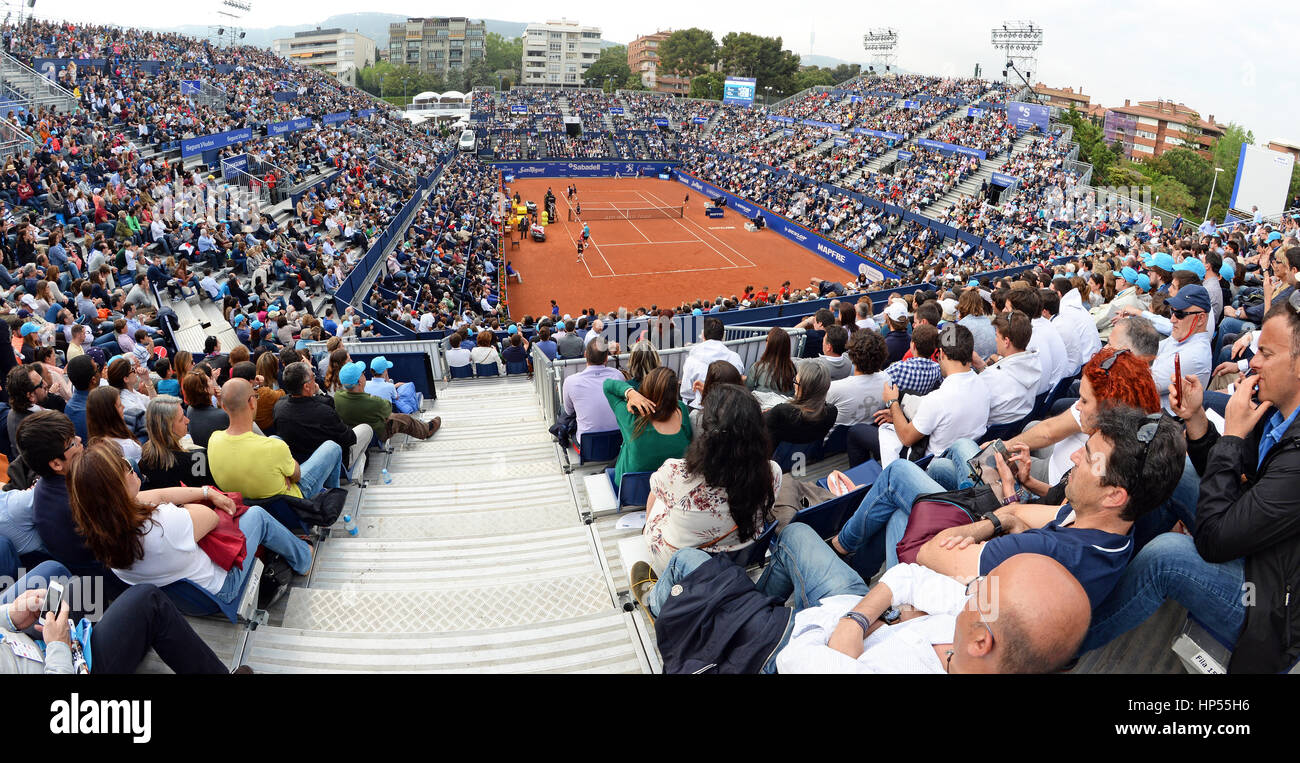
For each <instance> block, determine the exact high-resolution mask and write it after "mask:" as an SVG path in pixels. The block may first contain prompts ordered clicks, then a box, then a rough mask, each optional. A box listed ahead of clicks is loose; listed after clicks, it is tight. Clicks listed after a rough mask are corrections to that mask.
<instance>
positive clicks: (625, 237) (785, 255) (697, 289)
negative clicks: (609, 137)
mask: <svg viewBox="0 0 1300 763" xmlns="http://www.w3.org/2000/svg"><path fill="white" fill-rule="evenodd" d="M570 183H573V184H575V185H576V186H577V187H578V195H577V197H576V201H577V202H579V203H580V204H581V206H582V209H583V210H584V211H586V212H590V211H591V210H597V209H610V208H628V207H675V206H680V205H682V202H683V200H684V199H685V198H686V195H687V194H688V193H689V194H690V201H689V202H688V203H687V204H686V209H685V215H684V216H683V217H673V218H668V219H662V218H661V219H642V220H621V219H620V220H589V221H588V225H590V226H591V243H590V245H589V246H588V247H587V250H586V252H584V254H583V261H582V262H577V261H576V260H577V254H578V252H577V250H578V246H577V242H578V240H579V239H580V238H581V237H582V223H580V222H569V220H568V218H569V210H570V203H571V202H570V201H569V200H568V199H566V198H565V189H566V188H567V187H568V186H569V184H570ZM508 187H509V190H510V193H511V196H512V197H513V195H514V193H515V192H518V193H519V197H520V199H521V200H523V201H530V200H531V201H535V202H537V207H538V209H543V208H544V204H543V198H544V197H545V196H546V189H547V188H548V187H549V188H550V189H551V191H552V192H553V193H554V194H555V198H556V202H555V203H556V207H557V212H558V213H559V214H558V216H559V221H558V222H555V223H552V224H550V225H548V226H546V241H545V242H544V243H536V242H534V241H532V240H531V239H526V240H523V241H519V236H518V234H517V233H516V234H514V241H516V242H518V247H514V246H513V245H512V244H511V243H509V242H507V243H506V259H507V260H509V261H511V262H512V263H513V265H514V268H515V270H517V271H519V272H520V273H521V274H522V275H523V278H524V282H523V283H522V284H518V283H515V282H513V281H512V282H511V283H510V285H509V299H510V313H511V315H513V316H515V317H523V316H524V315H534V316H538V315H550V312H551V300H552V299H554V300H556V302H558V303H559V306H560V312H561V314H563V313H570V314H574V315H576V314H577V313H578V312H580V311H581V310H582V309H583V308H586V307H594V308H595V309H597V310H600V311H606V310H612V309H616V308H618V307H627V308H628V309H635V308H637V307H647V308H648V307H649V306H650V305H651V304H657V305H659V306H660V307H667V306H670V305H671V306H676V305H678V304H680V303H681V302H683V301H693V300H696V299H708V300H710V301H712V300H713V299H714V298H715V297H717V296H718V295H720V294H721V295H723V296H727V297H729V296H731V295H732V294H736V295H739V294H741V293H742V292H743V291H744V288H745V287H746V286H753V287H754V288H755V289H762V288H763V287H764V286H769V287H771V289H772V290H773V291H775V290H777V289H780V287H781V283H782V282H783V281H787V280H788V281H790V283H791V286H793V287H796V288H802V287H806V286H807V285H808V279H809V278H811V277H813V276H816V277H818V278H824V279H827V280H831V281H846V280H848V278H850V277H851V276H850V275H849V274H848V273H847V272H845V271H844V270H841V269H840V268H838V267H836V266H834V265H832V264H830V263H829V262H826V261H825V260H823V259H822V258H820V257H818V256H817V255H815V254H813V253H811V252H809V251H807V250H806V249H804V248H802V247H800V246H798V245H796V244H794V243H792V242H790V241H787V240H786V239H784V238H782V237H781V236H780V235H779V234H777V233H774V232H772V231H770V230H764V231H761V232H756V233H751V232H750V231H747V230H745V222H746V221H745V218H744V217H743V216H742V215H741V214H740V213H738V212H736V211H735V210H732V209H727V210H726V213H725V216H724V217H722V218H721V219H718V218H708V217H705V216H704V208H705V206H707V205H708V199H707V198H706V197H704V196H702V195H701V194H699V193H698V192H695V191H691V190H690V189H688V188H687V187H686V186H684V185H682V184H681V183H678V182H676V181H672V180H659V179H644V178H638V179H631V180H622V179H614V178H572V179H570V178H538V179H527V180H518V179H517V180H515V182H513V183H511V184H509V186H508Z"/></svg>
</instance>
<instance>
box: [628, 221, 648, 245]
mask: <svg viewBox="0 0 1300 763" xmlns="http://www.w3.org/2000/svg"><path fill="white" fill-rule="evenodd" d="M623 222H625V223H627V224H628V225H631V226H632V230H634V231H636V232H637V233H640V234H641V238H643V239H645V240H646V243H647V244H652V243H654V242H653V241H651V240H650V237H649V236H647V235H646V234H645V233H644V232H643V231H642V230H641V229H640V228H638V227H636V223H634V222H632V221H631V220H624V221H623Z"/></svg>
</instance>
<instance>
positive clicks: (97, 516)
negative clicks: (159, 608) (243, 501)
mask: <svg viewBox="0 0 1300 763" xmlns="http://www.w3.org/2000/svg"><path fill="white" fill-rule="evenodd" d="M227 384H234V385H239V384H243V385H244V386H247V383H246V382H243V380H240V379H236V380H234V381H231V382H227ZM238 392H239V391H238V390H235V394H229V393H228V394H229V397H230V399H232V400H233V399H234V398H236V397H239V396H240V395H239V394H238ZM249 417H250V418H251V408H250V409H249ZM267 439H270V438H267ZM281 446H282V447H283V443H281ZM286 450H287V448H286ZM336 468H337V467H336ZM68 486H69V492H70V497H71V500H72V513H73V517H74V518H75V519H76V522H77V526H78V527H79V528H81V529H82V532H83V533H84V534H85V536H86V546H87V547H88V548H89V549H90V550H91V551H92V552H94V554H95V557H96V558H98V559H99V560H100V561H101V562H103V564H104V565H105V566H106V567H109V568H111V569H112V570H113V572H114V573H115V574H116V575H117V576H118V577H119V578H121V579H122V580H123V581H125V582H126V583H127V584H129V585H139V584H145V583H148V584H152V585H158V586H163V585H168V584H170V583H174V582H176V581H177V580H182V579H184V580H189V581H190V582H191V583H194V584H195V585H197V586H199V587H201V588H203V590H205V591H207V592H208V593H210V594H212V595H213V596H215V597H216V598H217V599H219V600H221V601H223V602H225V603H227V604H229V603H233V602H235V601H237V600H238V599H239V596H240V595H241V594H242V593H243V589H244V581H245V580H246V579H247V578H248V574H249V572H250V571H252V569H253V564H252V559H253V556H254V555H255V554H256V553H257V550H258V547H259V546H265V547H266V548H267V549H268V550H270V551H274V552H275V553H277V554H280V555H281V556H283V557H284V558H285V559H287V560H288V562H289V565H290V567H292V568H293V570H294V572H297V573H298V574H300V575H305V574H307V573H308V572H309V571H310V569H311V562H312V548H311V546H310V545H308V544H307V543H306V542H305V541H302V540H299V539H298V538H295V537H294V536H293V534H292V533H290V532H289V531H288V530H287V529H286V528H285V527H284V526H283V525H281V524H280V523H279V522H277V521H276V520H275V519H274V518H273V517H272V516H271V515H270V514H268V513H267V512H266V511H265V510H264V509H263V508H262V507H260V506H250V507H249V508H248V510H247V511H245V512H244V513H243V514H241V515H239V516H238V517H237V518H236V519H235V524H236V525H237V526H238V527H239V530H240V532H241V533H243V535H244V537H245V542H246V547H247V556H246V557H245V559H244V563H243V566H242V567H240V566H238V565H236V566H232V567H231V568H230V569H229V570H223V569H221V568H220V567H219V566H217V564H216V563H214V562H213V561H212V559H211V558H210V557H209V556H208V555H207V553H206V552H204V551H203V549H201V548H200V547H199V546H198V542H199V541H200V540H202V539H203V538H204V537H205V536H206V535H207V534H208V533H210V532H212V531H213V530H214V529H216V527H217V525H218V521H219V520H218V517H217V514H216V512H218V511H224V512H226V513H228V514H230V515H231V516H232V517H233V516H234V515H235V503H234V501H232V500H231V499H230V498H229V497H228V496H226V495H225V494H224V493H222V492H220V491H218V490H213V489H212V488H209V487H207V486H206V485H205V486H203V487H202V488H199V487H172V488H161V489H158V490H145V491H141V490H140V478H139V477H138V476H136V473H135V471H134V470H132V469H131V467H130V464H128V463H127V462H126V461H125V459H123V457H122V453H121V451H120V450H119V449H118V448H117V446H116V444H115V443H112V442H107V441H101V442H95V443H91V445H90V446H89V447H87V448H86V452H85V453H83V454H82V455H81V457H80V458H78V459H77V460H76V461H74V462H73V465H72V472H71V475H70V476H69V479H68Z"/></svg>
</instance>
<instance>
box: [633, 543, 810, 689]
mask: <svg viewBox="0 0 1300 763" xmlns="http://www.w3.org/2000/svg"><path fill="white" fill-rule="evenodd" d="M678 585H680V586H681V589H682V590H681V591H680V593H678V594H677V595H676V596H669V597H668V600H667V601H666V602H664V605H663V607H662V608H661V609H660V610H659V617H658V618H656V619H655V638H656V640H657V641H658V642H659V653H660V655H662V656H663V660H664V672H665V673H757V672H759V671H760V670H762V669H763V666H764V665H765V664H767V661H768V660H769V659H771V658H772V656H773V654H774V653H775V651H776V647H777V645H778V644H779V643H780V642H781V637H782V636H784V635H785V630H786V628H787V627H788V626H789V624H790V618H792V617H794V610H792V609H790V608H789V607H784V606H782V604H783V603H784V602H782V601H781V600H780V599H777V598H776V597H774V596H764V595H763V594H761V593H759V591H758V589H757V588H755V587H754V584H753V582H751V581H750V579H749V576H748V575H746V574H745V571H744V570H743V569H741V568H740V567H739V566H738V565H737V564H736V563H735V562H733V561H731V559H729V558H727V557H726V556H722V555H718V556H714V557H713V558H711V559H709V560H708V561H707V562H705V563H704V564H701V565H700V566H699V567H696V568H695V570H694V571H692V572H691V574H689V575H687V576H686V577H685V578H683V579H682V580H681V582H680V583H679V584H678Z"/></svg>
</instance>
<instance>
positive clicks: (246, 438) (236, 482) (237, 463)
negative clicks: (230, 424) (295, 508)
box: [208, 430, 302, 505]
mask: <svg viewBox="0 0 1300 763" xmlns="http://www.w3.org/2000/svg"><path fill="white" fill-rule="evenodd" d="M295 466H296V463H295V462H294V460H293V454H291V453H290V452H289V446H288V444H286V443H285V441H284V440H281V439H279V438H276V437H267V436H265V435H260V434H257V433H256V432H245V433H244V434H241V435H235V436H233V437H232V436H231V435H230V434H228V433H226V432H225V431H224V430H223V431H219V432H213V433H212V437H211V438H209V440H208V469H209V471H210V472H211V473H212V479H213V481H214V482H216V483H217V487H219V488H221V489H222V490H225V491H227V492H233V493H242V494H243V496H244V498H245V500H248V499H258V498H269V497H271V496H273V495H281V494H286V493H287V494H288V495H292V496H294V497H297V498H301V497H302V491H301V490H299V489H298V485H297V483H291V484H287V485H286V483H285V480H287V479H289V478H290V477H292V476H293V471H294V468H295ZM250 505H251V504H250Z"/></svg>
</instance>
